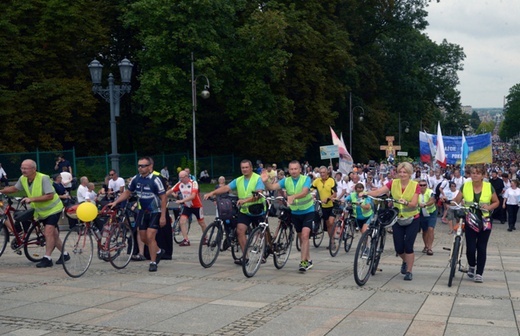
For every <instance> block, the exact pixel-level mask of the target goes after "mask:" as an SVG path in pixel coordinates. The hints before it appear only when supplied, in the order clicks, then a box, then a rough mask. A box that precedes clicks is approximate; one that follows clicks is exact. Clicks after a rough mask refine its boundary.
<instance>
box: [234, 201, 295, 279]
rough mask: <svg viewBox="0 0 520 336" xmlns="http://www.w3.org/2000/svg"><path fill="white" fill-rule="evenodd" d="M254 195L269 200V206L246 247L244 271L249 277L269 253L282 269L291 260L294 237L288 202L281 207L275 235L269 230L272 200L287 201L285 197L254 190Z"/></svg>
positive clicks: (275, 264) (243, 260)
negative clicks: (266, 194)
mask: <svg viewBox="0 0 520 336" xmlns="http://www.w3.org/2000/svg"><path fill="white" fill-rule="evenodd" d="M253 195H261V197H264V198H265V199H266V200H267V204H268V207H267V211H266V213H265V217H264V221H263V222H260V223H259V224H258V226H257V227H256V228H254V229H253V230H252V231H251V234H250V235H249V238H248V239H247V243H246V246H245V249H244V256H243V259H242V271H243V273H244V275H245V276H246V277H248V278H251V277H253V276H254V275H255V274H256V272H257V271H258V269H259V268H260V264H261V263H263V262H265V260H266V259H267V257H268V256H269V254H272V255H273V261H274V266H275V267H276V268H277V269H282V268H283V267H284V266H285V264H286V263H287V260H289V255H290V253H291V248H292V241H293V238H294V230H293V225H292V223H291V220H290V213H291V210H290V208H289V207H287V206H286V204H284V205H283V206H281V207H280V213H279V215H278V219H279V225H278V227H277V229H276V232H275V234H274V236H273V235H272V234H271V230H269V224H268V218H269V216H268V215H269V210H270V208H271V207H272V206H273V204H272V202H273V201H275V200H280V201H283V202H284V203H285V198H284V197H282V196H277V197H272V196H265V195H263V194H261V193H255V192H253Z"/></svg>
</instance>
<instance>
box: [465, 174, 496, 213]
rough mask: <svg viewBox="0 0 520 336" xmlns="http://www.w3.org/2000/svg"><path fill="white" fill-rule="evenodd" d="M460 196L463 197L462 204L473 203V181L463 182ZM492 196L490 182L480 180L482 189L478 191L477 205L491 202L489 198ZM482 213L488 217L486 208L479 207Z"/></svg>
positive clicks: (468, 204)
mask: <svg viewBox="0 0 520 336" xmlns="http://www.w3.org/2000/svg"><path fill="white" fill-rule="evenodd" d="M462 197H464V204H465V205H466V206H470V205H473V203H474V198H475V192H474V191H473V181H468V182H466V183H464V184H463V189H462ZM492 197H493V190H492V189H491V183H489V182H486V181H482V191H481V193H480V199H479V201H478V204H479V205H484V204H488V205H489V204H491V198H492ZM481 210H482V215H483V216H485V217H489V216H490V213H489V211H487V210H484V209H481Z"/></svg>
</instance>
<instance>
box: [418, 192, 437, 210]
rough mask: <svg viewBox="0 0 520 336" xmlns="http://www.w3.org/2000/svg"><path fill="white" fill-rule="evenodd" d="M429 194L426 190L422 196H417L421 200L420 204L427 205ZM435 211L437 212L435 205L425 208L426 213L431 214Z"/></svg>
mask: <svg viewBox="0 0 520 336" xmlns="http://www.w3.org/2000/svg"><path fill="white" fill-rule="evenodd" d="M431 194H432V191H431V189H428V188H426V191H425V192H424V194H420V195H419V197H422V198H423V200H422V202H421V203H424V204H426V203H428V202H429V201H430V198H431ZM435 210H437V207H436V206H435V203H433V204H430V205H428V206H426V211H428V213H433V212H434V211H435Z"/></svg>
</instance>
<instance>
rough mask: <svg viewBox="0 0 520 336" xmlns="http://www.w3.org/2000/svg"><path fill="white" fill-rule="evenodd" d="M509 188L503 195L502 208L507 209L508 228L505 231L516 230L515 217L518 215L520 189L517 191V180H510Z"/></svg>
mask: <svg viewBox="0 0 520 336" xmlns="http://www.w3.org/2000/svg"><path fill="white" fill-rule="evenodd" d="M510 183H511V188H507V190H506V191H505V193H504V196H503V197H504V202H503V204H502V208H504V209H507V223H508V224H509V228H508V229H507V231H509V232H511V231H513V230H516V227H515V223H516V216H517V214H518V202H520V189H518V180H511V181H510Z"/></svg>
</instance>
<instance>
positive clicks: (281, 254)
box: [273, 223, 294, 269]
mask: <svg viewBox="0 0 520 336" xmlns="http://www.w3.org/2000/svg"><path fill="white" fill-rule="evenodd" d="M280 226H281V227H280V230H279V231H278V235H276V239H275V240H274V243H273V250H274V251H273V261H274V267H276V268H277V269H282V268H283V267H284V266H285V264H287V260H289V255H290V254H291V248H292V240H293V235H294V233H293V230H292V227H291V226H290V224H287V223H280Z"/></svg>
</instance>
